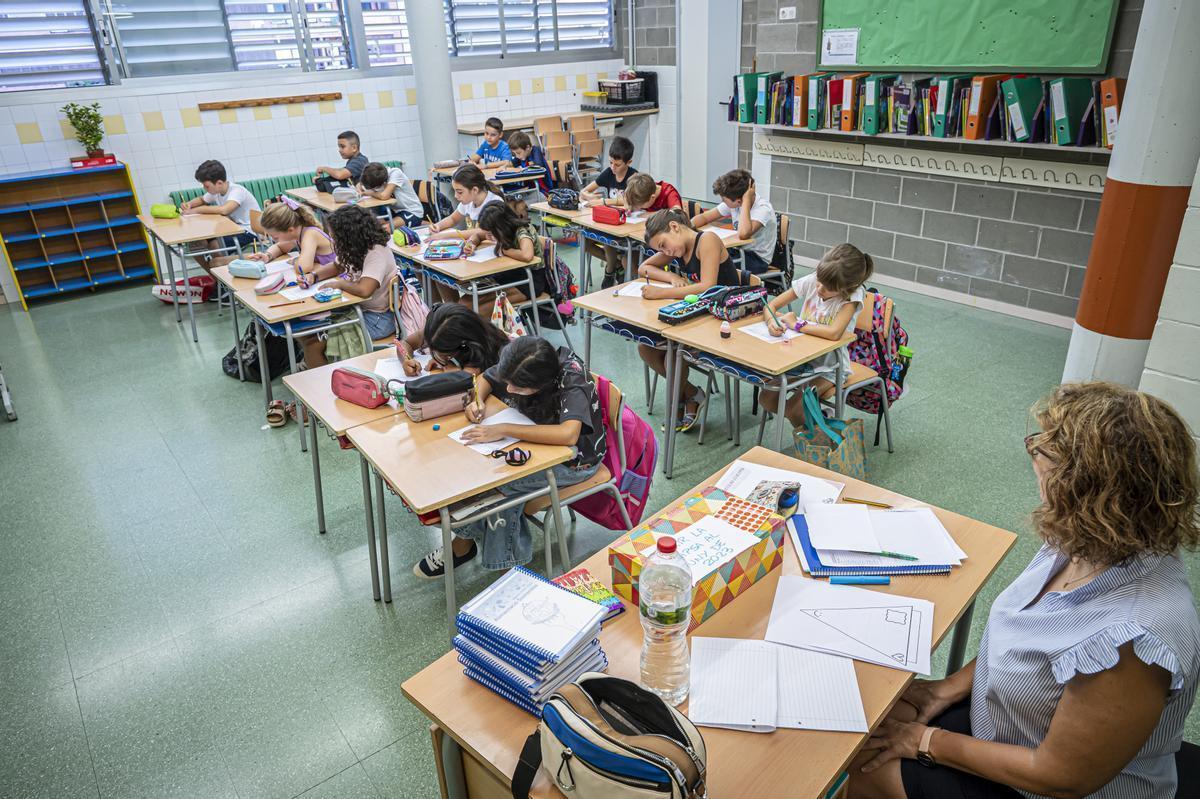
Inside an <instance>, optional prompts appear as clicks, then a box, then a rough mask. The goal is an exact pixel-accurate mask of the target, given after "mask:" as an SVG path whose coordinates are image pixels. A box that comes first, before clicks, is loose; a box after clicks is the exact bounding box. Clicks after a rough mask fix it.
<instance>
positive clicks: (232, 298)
mask: <svg viewBox="0 0 1200 799" xmlns="http://www.w3.org/2000/svg"><path fill="white" fill-rule="evenodd" d="M237 306H238V301H237V295H236V294H234V293H233V292H232V291H231V292H229V310H230V311H232V312H233V355H234V357H235V358H237V364H238V380H240V381H241V382H243V383H245V382H246V366H245V364H243V363H242V339H241V336H240V334H239V332H238V329H239V325H238V317H237Z"/></svg>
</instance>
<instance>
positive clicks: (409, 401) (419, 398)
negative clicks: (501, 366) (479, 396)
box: [404, 372, 474, 422]
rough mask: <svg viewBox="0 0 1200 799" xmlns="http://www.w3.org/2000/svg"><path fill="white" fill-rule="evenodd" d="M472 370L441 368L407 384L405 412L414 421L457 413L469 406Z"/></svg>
mask: <svg viewBox="0 0 1200 799" xmlns="http://www.w3.org/2000/svg"><path fill="white" fill-rule="evenodd" d="M473 382H474V381H473V380H472V378H471V373H470V372H441V373H439V374H435V375H426V376H425V377H418V378H417V379H416V380H410V381H409V382H408V383H406V384H405V386H404V412H405V413H407V414H408V418H410V419H412V420H413V421H414V422H423V421H426V420H428V419H436V418H438V417H439V416H447V415H449V414H451V413H458V412H460V411H462V409H463V408H465V407H467V401H468V399H469V398H470V396H471V386H472V384H473Z"/></svg>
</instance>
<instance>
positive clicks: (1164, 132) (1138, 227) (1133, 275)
mask: <svg viewBox="0 0 1200 799" xmlns="http://www.w3.org/2000/svg"><path fill="white" fill-rule="evenodd" d="M1198 78H1200V1H1198V0H1146V4H1145V8H1144V9H1143V11H1142V18H1141V25H1140V27H1139V29H1138V35H1137V42H1136V43H1135V45H1134V51H1133V63H1132V65H1131V67H1130V70H1129V83H1128V86H1127V89H1126V94H1125V104H1124V107H1123V108H1122V109H1121V119H1120V125H1119V128H1118V131H1117V139H1116V143H1115V145H1114V147H1113V153H1112V159H1111V160H1110V162H1109V165H1108V177H1107V179H1106V181H1105V185H1104V196H1103V198H1102V199H1101V202H1100V214H1099V217H1098V218H1097V220H1096V234H1095V237H1094V238H1093V239H1092V250H1091V254H1090V255H1089V257H1088V265H1087V273H1086V274H1085V276H1084V282H1083V291H1082V293H1081V294H1080V297H1079V309H1078V311H1077V312H1076V314H1075V326H1074V329H1073V331H1072V333H1071V345H1070V348H1069V350H1068V352H1067V362H1066V366H1065V368H1064V370H1063V381H1064V382H1066V381H1070V380H1089V379H1097V380H1112V381H1115V382H1118V383H1123V384H1125V385H1128V386H1137V384H1138V380H1139V379H1140V378H1141V374H1142V367H1143V366H1144V365H1145V362H1146V350H1147V349H1148V348H1149V346H1150V335H1151V333H1152V332H1153V331H1154V323H1155V321H1156V320H1157V318H1158V307H1159V304H1160V303H1161V301H1162V295H1163V286H1164V285H1165V283H1166V280H1167V272H1168V271H1169V270H1170V268H1171V261H1172V257H1173V256H1174V253H1175V245H1176V242H1177V240H1178V238H1179V228H1180V225H1181V223H1182V222H1183V214H1184V211H1185V210H1186V209H1187V199H1188V193H1189V192H1190V191H1191V184H1192V178H1193V177H1194V175H1195V173H1196V163H1197V160H1198V159H1200V86H1198V85H1197V79H1198Z"/></svg>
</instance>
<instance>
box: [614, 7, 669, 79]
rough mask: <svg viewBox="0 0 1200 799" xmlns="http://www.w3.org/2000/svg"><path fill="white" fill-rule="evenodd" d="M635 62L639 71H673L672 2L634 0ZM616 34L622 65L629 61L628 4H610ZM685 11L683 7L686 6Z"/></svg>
mask: <svg viewBox="0 0 1200 799" xmlns="http://www.w3.org/2000/svg"><path fill="white" fill-rule="evenodd" d="M633 5H634V9H633V22H634V34H633V36H634V42H633V45H634V53H633V54H634V56H635V59H634V61H635V62H636V64H637V65H638V66H639V67H658V66H663V67H673V66H675V65H676V60H675V35H676V30H675V0H634V4H633ZM613 7H614V10H615V11H616V15H617V16H616V22H617V26H616V29H617V34H616V35H618V36H619V37H620V45H621V55H622V57H623V58H624V60H625V63H626V64H628V63H631V60H630V57H629V19H628V17H629V9H628V2H627V0H613ZM685 10H686V6H685Z"/></svg>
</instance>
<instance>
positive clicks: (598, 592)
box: [550, 568, 625, 621]
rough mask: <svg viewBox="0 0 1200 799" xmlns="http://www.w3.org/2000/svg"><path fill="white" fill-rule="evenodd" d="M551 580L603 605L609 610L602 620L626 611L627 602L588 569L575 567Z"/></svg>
mask: <svg viewBox="0 0 1200 799" xmlns="http://www.w3.org/2000/svg"><path fill="white" fill-rule="evenodd" d="M550 582H552V583H554V584H555V585H559V586H562V587H563V588H565V589H567V590H568V591H570V592H571V593H573V594H579V595H580V596H581V597H583V598H584V599H590V600H591V601H592V602H595V603H596V604H598V605H602V606H603V607H604V608H605V610H606V611H607V612H606V614H605V616H604V619H603V620H602V621H608V620H609V619H612V618H615V617H617V616H619V615H621V613H623V612H624V611H625V604H624V603H623V602H621V600H620V598H619V597H618V596H617V595H616V594H614V593H613V592H612V591H609V590H608V588H607V587H606V586H605V585H604V583H602V582H600V581H599V580H597V579H596V577H595V575H593V574H592V573H591V572H590V571H588V570H587V569H582V568H580V569H575V570H574V571H569V572H567V573H566V574H560V575H559V576H557V577H555V578H554V579H553V580H551V581H550Z"/></svg>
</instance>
